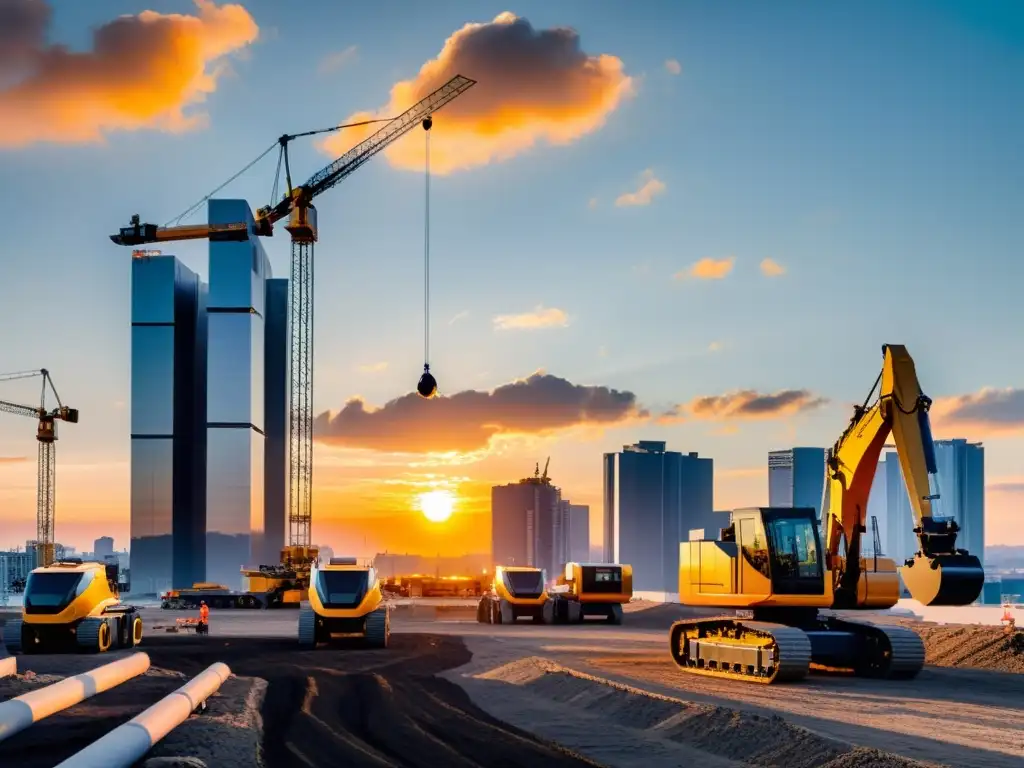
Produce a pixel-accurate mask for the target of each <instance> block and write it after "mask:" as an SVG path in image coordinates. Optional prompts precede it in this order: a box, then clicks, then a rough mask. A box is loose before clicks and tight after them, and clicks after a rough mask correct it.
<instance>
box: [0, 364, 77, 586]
mask: <svg viewBox="0 0 1024 768" xmlns="http://www.w3.org/2000/svg"><path fill="white" fill-rule="evenodd" d="M33 376H41V377H42V392H41V395H40V398H39V405H38V406H33V405H18V404H17V403H10V402H7V401H6V400H0V412H4V413H12V414H15V415H17V416H27V417H28V418H32V419H36V420H37V426H36V442H37V443H38V445H39V451H38V453H39V456H38V462H39V463H38V467H37V477H36V547H37V555H36V564H37V566H46V565H49V564H50V563H52V562H53V549H54V534H53V530H54V510H55V503H56V479H57V462H56V445H55V443H56V441H57V422H58V421H66V422H68V423H69V424H77V423H78V410H77V409H76V408H68V407H67V406H65V405H64V404H63V403H62V402H61V400H60V395H58V394H57V388H56V387H55V386H54V385H53V379H51V378H50V372H49V371H47V370H46V369H45V368H43V369H42V370H39V371H31V372H25V373H15V374H8V375H6V376H0V381H9V380H12V379H21V378H29V377H33ZM47 390H49V391H50V392H52V393H53V398H54V400H56V401H57V407H55V408H52V409H49V410H48V409H47V407H46V394H47Z"/></svg>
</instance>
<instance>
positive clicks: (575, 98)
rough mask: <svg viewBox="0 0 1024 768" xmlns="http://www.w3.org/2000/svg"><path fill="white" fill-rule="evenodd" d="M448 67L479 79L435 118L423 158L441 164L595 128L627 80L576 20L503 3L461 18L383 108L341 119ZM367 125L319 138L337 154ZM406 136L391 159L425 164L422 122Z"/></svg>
mask: <svg viewBox="0 0 1024 768" xmlns="http://www.w3.org/2000/svg"><path fill="white" fill-rule="evenodd" d="M454 75H464V76H466V77H469V78H472V79H474V80H476V81H477V83H478V84H477V85H476V86H474V88H473V89H472V90H470V91H468V92H467V93H466V94H465V95H463V96H460V97H459V98H458V99H456V100H455V101H453V102H451V103H450V104H449V105H447V106H446V107H445V108H444V109H443V110H442V111H440V112H439V113H438V115H437V117H436V118H435V120H434V127H433V129H432V130H431V138H430V144H431V146H430V168H431V172H434V173H438V174H448V173H451V172H452V171H457V170H463V169H467V168H474V167H477V166H482V165H486V164H488V163H492V162H500V161H503V160H508V159H509V158H511V157H513V156H515V155H518V154H520V153H522V152H524V151H526V150H528V149H530V148H532V147H533V146H535V145H536V144H537V143H538V142H540V141H546V142H548V143H549V144H553V145H564V144H569V143H571V142H573V141H575V140H576V139H579V138H580V137H582V136H585V135H586V134H588V133H591V132H593V131H595V130H597V129H598V128H600V127H601V126H602V125H603V124H604V122H605V120H606V119H607V117H608V115H609V114H611V113H612V112H613V111H614V110H615V109H616V108H617V107H618V106H619V104H620V103H621V102H622V100H623V99H624V98H625V97H626V96H628V95H629V94H631V93H632V90H633V81H632V80H631V78H629V77H628V76H627V75H626V74H625V71H624V69H623V63H622V61H621V60H620V59H619V58H617V57H615V56H611V55H607V54H601V55H597V56H591V55H589V54H587V53H585V52H584V51H583V50H582V48H581V47H580V37H579V35H578V34H577V33H576V31H575V30H572V29H569V28H565V27H558V28H554V29H543V30H537V29H534V28H533V26H532V25H531V24H530V22H529V21H527V20H526V19H523V18H519V17H517V16H516V15H515V14H512V13H509V12H507V11H506V12H505V13H501V14H499V15H498V16H497V17H496V18H495V19H494V21H492V22H489V23H486V24H476V23H473V24H466V25H465V26H463V27H462V29H460V30H458V31H457V32H455V33H454V34H452V36H451V37H449V38H448V39H447V40H446V41H445V44H444V46H443V47H442V49H441V52H440V53H439V54H438V55H437V57H436V58H434V59H431V60H430V61H428V62H426V63H425V64H424V65H423V66H422V67H420V71H419V73H418V74H417V75H416V76H415V77H414V78H412V79H411V80H403V81H401V82H398V83H396V84H395V85H394V86H393V87H392V88H391V98H390V100H389V102H388V104H387V105H385V106H384V107H383V108H381V109H379V110H377V111H376V112H373V113H371V112H358V113H356V114H353V115H349V116H348V117H347V118H346V119H345V120H343V121H341V122H345V123H350V122H358V121H360V120H368V119H371V118H374V117H390V116H394V115H398V114H400V113H402V112H404V111H405V110H407V109H408V108H409V107H411V106H412V105H413V104H415V103H416V102H418V101H419V100H420V99H422V98H423V97H425V96H427V95H428V94H430V93H431V92H432V91H434V90H436V89H437V88H439V87H440V86H442V85H444V83H445V82H447V81H448V80H449V79H451V78H452V77H453V76H454ZM371 132H372V129H364V130H359V129H349V130H347V131H345V132H343V133H338V134H333V135H331V136H330V137H328V138H326V139H324V140H323V141H322V142H320V144H319V146H320V148H321V149H322V150H323V151H324V152H326V153H327V154H330V155H332V156H337V155H340V154H343V153H344V152H345V151H347V150H348V149H349V148H350V147H352V146H354V145H355V144H357V143H358V142H360V141H362V140H363V139H364V138H366V137H367V136H369V135H370V133H371ZM413 137H414V138H413ZM413 137H408V138H406V139H403V140H400V141H397V142H395V143H394V144H392V145H391V146H390V147H389V148H388V149H387V150H385V153H384V154H385V157H387V159H388V161H389V162H390V163H391V165H392V166H394V167H396V168H402V169H405V170H414V171H419V170H421V169H422V168H423V162H424V156H423V153H424V142H423V139H422V136H421V135H419V132H417V133H414V134H413Z"/></svg>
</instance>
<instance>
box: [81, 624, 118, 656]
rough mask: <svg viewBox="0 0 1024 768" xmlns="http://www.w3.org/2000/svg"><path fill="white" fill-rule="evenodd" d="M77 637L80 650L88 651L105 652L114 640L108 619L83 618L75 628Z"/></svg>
mask: <svg viewBox="0 0 1024 768" xmlns="http://www.w3.org/2000/svg"><path fill="white" fill-rule="evenodd" d="M75 638H76V640H77V642H78V648H79V650H82V651H85V652H87V653H105V652H106V651H108V650H110V644H111V642H112V640H113V637H112V635H111V632H110V624H108V623H107V621H106V619H83V620H82V622H81V623H80V624H79V625H78V628H77V629H76V630H75Z"/></svg>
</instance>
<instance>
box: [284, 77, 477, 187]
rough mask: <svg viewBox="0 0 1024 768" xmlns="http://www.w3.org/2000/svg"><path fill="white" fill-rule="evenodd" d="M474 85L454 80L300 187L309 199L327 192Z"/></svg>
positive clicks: (460, 79)
mask: <svg viewBox="0 0 1024 768" xmlns="http://www.w3.org/2000/svg"><path fill="white" fill-rule="evenodd" d="M474 85H476V81H475V80H470V79H469V78H468V77H463V76H462V75H456V76H455V77H453V78H452V79H451V80H449V81H448V82H447V83H445V84H444V85H442V86H441V87H440V88H438V89H437V90H436V91H434V92H433V93H431V94H430V95H429V96H427V97H426V98H424V99H422V100H420V101H419V102H418V103H416V104H415V105H413V106H412V107H410V108H409V109H407V110H406V111H405V112H403V113H402V114H401V115H399V116H398V117H396V118H395V119H394V120H392V121H391V122H389V123H388V124H387V125H385V126H384V127H383V128H381V129H380V130H378V131H377V132H376V133H374V134H373V135H371V136H369V137H368V138H366V139H364V140H363V141H361V142H360V143H359V144H356V145H355V146H354V147H352V149H350V150H349V151H348V152H346V153H345V154H344V155H342V156H341V157H339V158H338V159H337V160H335V161H334V162H333V163H331V164H330V165H328V166H327V167H326V168H324V169H322V170H321V171H318V172H317V173H315V174H313V175H312V176H311V177H310V178H309V180H308V181H307V182H306V183H305V184H303V185H302V186H303V188H304V189H305V190H306V193H307V194H308V195H309V198H310V199H312V198H314V197H316V196H317V195H319V194H320V193H321V192H326V191H327V190H328V189H330V188H331V187H333V186H334V185H335V184H337V183H338V182H339V181H341V180H342V179H343V178H345V177H346V176H348V175H349V174H350V173H352V172H353V171H354V170H356V169H357V168H359V166H361V165H362V164H363V163H365V162H366V161H367V160H369V159H370V158H371V157H373V156H374V155H375V154H377V153H378V152H380V151H381V150H382V149H384V148H385V147H387V146H388V145H389V144H391V143H392V142H393V141H395V140H396V139H398V138H400V137H402V136H403V135H404V134H406V133H408V132H409V131H411V130H412V129H413V128H415V127H416V126H417V125H419V124H420V122H421V121H422V120H423V119H424V118H426V117H428V116H429V115H430V114H431V113H432V112H435V111H437V110H438V109H440V108H441V107H443V106H444V105H446V104H447V103H448V102H450V101H452V100H453V99H455V98H456V97H458V96H461V95H462V94H463V93H465V92H466V91H468V90H469V89H470V88H472V87H473V86H474Z"/></svg>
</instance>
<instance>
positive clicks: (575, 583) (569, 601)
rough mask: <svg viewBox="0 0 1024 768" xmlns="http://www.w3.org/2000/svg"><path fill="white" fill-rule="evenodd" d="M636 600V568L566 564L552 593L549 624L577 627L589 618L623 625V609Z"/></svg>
mask: <svg viewBox="0 0 1024 768" xmlns="http://www.w3.org/2000/svg"><path fill="white" fill-rule="evenodd" d="M632 597H633V566H631V565H619V564H617V563H566V564H565V572H564V573H563V574H562V575H561V576H559V577H558V583H557V584H555V586H553V587H551V589H549V590H548V602H547V604H546V605H545V606H544V622H545V623H546V624H575V623H578V622H581V621H585V620H586V619H587V618H589V617H598V618H601V619H604V620H605V621H606V622H608V623H609V624H621V623H622V606H623V604H624V603H628V602H629V601H630V599H632Z"/></svg>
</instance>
